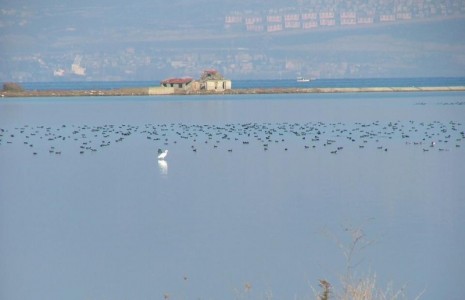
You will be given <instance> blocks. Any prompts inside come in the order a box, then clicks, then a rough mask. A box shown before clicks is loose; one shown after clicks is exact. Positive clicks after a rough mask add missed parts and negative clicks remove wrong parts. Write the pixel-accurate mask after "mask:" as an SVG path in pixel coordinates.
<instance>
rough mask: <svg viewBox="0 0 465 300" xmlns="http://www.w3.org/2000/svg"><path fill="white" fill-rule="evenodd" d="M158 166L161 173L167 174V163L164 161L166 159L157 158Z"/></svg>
mask: <svg viewBox="0 0 465 300" xmlns="http://www.w3.org/2000/svg"><path fill="white" fill-rule="evenodd" d="M158 168H159V169H160V174H161V175H168V163H167V162H166V160H162V159H159V160H158Z"/></svg>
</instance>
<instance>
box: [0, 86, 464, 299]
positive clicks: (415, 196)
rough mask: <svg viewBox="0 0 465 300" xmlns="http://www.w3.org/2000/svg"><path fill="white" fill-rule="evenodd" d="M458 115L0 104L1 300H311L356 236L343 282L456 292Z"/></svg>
mask: <svg viewBox="0 0 465 300" xmlns="http://www.w3.org/2000/svg"><path fill="white" fill-rule="evenodd" d="M464 123H465V93H411V94H404V93H395V94H391V93H389V94H335V95H245V96H199V97H196V96H192V97H191V96H189V97H118V98H111V97H110V98H62V99H60V98H58V99H57V98H41V99H6V100H5V99H4V100H2V101H1V102H0V131H1V132H0V134H1V136H0V298H1V299H10V300H15V299H162V298H164V295H169V298H170V299H264V298H266V296H270V295H272V296H273V298H274V299H314V298H315V297H314V292H313V291H312V286H313V287H315V288H316V289H318V280H319V279H327V280H328V281H330V282H331V283H332V284H333V285H335V286H338V285H339V278H340V275H341V274H344V273H345V271H346V260H345V258H344V256H343V253H342V251H341V249H340V248H339V247H338V245H337V242H335V241H334V240H335V239H337V240H338V241H340V242H342V243H345V244H346V245H349V244H350V238H349V235H348V232H347V231H346V229H347V228H362V229H363V232H364V234H365V237H366V239H367V240H369V241H372V242H373V243H372V244H370V245H369V246H368V247H367V248H365V249H363V250H361V251H360V252H357V253H356V254H355V256H354V263H357V266H356V268H355V272H356V274H357V275H360V276H362V277H363V276H364V275H366V274H368V273H371V274H376V277H377V282H378V284H379V285H380V286H381V287H386V286H387V285H388V284H389V283H392V285H393V287H394V289H401V288H404V291H405V294H406V296H407V298H409V299H413V298H415V297H416V296H418V295H419V294H421V293H423V295H422V297H421V299H462V297H463V295H464V294H465V279H464V277H463V272H464V271H465V260H464V259H463V254H464V253H465V234H464V228H465V194H464V193H465V187H464V179H463V178H465V142H464V141H465V137H464V131H465V126H464ZM432 142H434V143H435V144H434V146H433V147H431V143H432ZM31 145H32V146H31ZM158 148H162V149H168V150H169V154H168V157H167V160H166V163H163V162H158V161H157V158H156V157H157V149H158ZM265 149H266V150H265ZM81 152H82V153H81ZM34 153H35V154H34ZM334 237H336V238H334ZM246 285H247V286H250V287H251V288H250V289H249V288H247V289H246V288H245V287H246Z"/></svg>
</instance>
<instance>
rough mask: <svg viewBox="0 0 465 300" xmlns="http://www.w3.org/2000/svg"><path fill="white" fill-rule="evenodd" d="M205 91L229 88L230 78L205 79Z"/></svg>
mask: <svg viewBox="0 0 465 300" xmlns="http://www.w3.org/2000/svg"><path fill="white" fill-rule="evenodd" d="M205 89H206V90H207V91H220V92H221V91H224V90H230V89H231V80H207V81H205Z"/></svg>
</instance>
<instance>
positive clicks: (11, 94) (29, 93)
mask: <svg viewBox="0 0 465 300" xmlns="http://www.w3.org/2000/svg"><path fill="white" fill-rule="evenodd" d="M464 91H465V86H437V87H359V88H249V89H231V90H225V91H222V92H214V91H183V90H179V91H175V92H174V93H171V94H167V95H153V94H149V88H148V87H147V88H123V89H111V90H41V91H37V90H24V91H1V92H0V95H1V97H2V98H20V97H86V96H87V97H96V96H98V97H104V96H153V97H157V96H171V95H175V96H179V95H186V96H189V95H253V94H331V93H334V94H337V93H399V92H401V93H402V92H464Z"/></svg>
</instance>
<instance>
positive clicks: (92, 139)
mask: <svg viewBox="0 0 465 300" xmlns="http://www.w3.org/2000/svg"><path fill="white" fill-rule="evenodd" d="M134 137H138V138H144V139H145V140H147V141H148V142H150V143H153V145H154V149H157V148H158V153H156V152H155V153H154V155H156V156H157V157H158V159H159V160H164V159H165V158H166V156H167V154H168V150H164V151H163V150H162V149H161V148H163V149H167V148H169V147H170V146H173V145H175V144H177V145H187V147H186V149H188V150H189V151H192V152H194V153H195V152H198V151H200V150H205V149H206V147H207V149H208V147H211V149H218V150H221V149H223V150H224V151H228V152H233V150H234V148H235V147H238V145H240V146H241V147H243V146H248V145H255V146H258V147H260V148H261V149H262V150H263V151H268V150H270V149H273V150H275V149H278V150H282V151H288V150H291V148H292V149H293V148H295V147H301V148H302V149H315V148H316V149H324V150H325V151H327V152H328V153H331V154H337V153H340V152H341V151H343V150H344V147H346V146H349V145H350V146H352V145H355V147H357V148H360V149H364V148H370V147H371V148H374V149H378V150H383V151H386V152H387V151H388V149H389V145H392V142H393V141H394V142H395V143H402V144H405V145H412V146H416V147H421V149H422V150H423V151H424V152H428V151H435V150H437V151H449V150H450V149H452V148H460V147H461V144H462V143H463V141H464V140H465V133H464V126H463V124H462V123H461V122H455V121H448V122H441V121H434V122H417V121H396V122H380V121H373V122H367V123H362V122H354V123H342V122H338V123H325V122H306V123H293V122H282V123H236V124H221V125H211V124H210V125H201V124H183V123H170V124H145V125H127V124H121V125H102V126H90V125H81V126H78V125H60V126H31V125H24V126H21V127H15V128H0V147H8V145H9V144H15V143H21V144H23V145H24V146H25V147H28V149H30V151H31V153H32V154H33V155H39V154H45V153H47V154H48V155H56V156H59V155H61V154H62V152H63V151H64V149H67V151H71V150H69V149H76V150H75V151H74V150H73V151H74V152H75V153H79V154H80V155H87V154H90V153H94V152H101V151H103V150H104V149H105V148H109V147H110V146H112V145H115V144H118V143H122V142H124V141H126V140H127V139H132V138H134ZM65 143H68V144H69V143H71V144H72V146H71V147H68V146H66V147H65Z"/></svg>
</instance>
